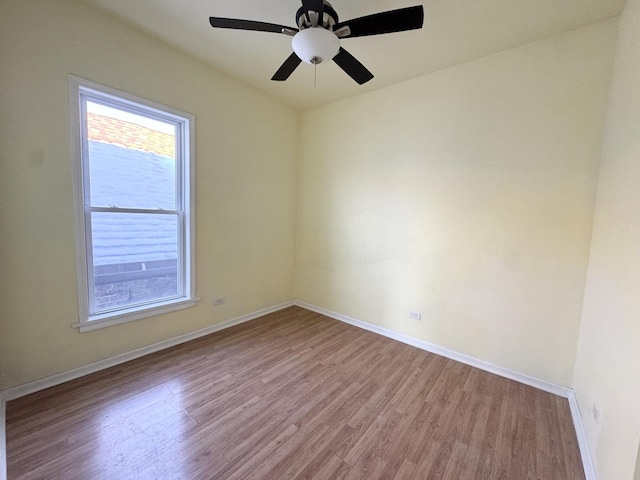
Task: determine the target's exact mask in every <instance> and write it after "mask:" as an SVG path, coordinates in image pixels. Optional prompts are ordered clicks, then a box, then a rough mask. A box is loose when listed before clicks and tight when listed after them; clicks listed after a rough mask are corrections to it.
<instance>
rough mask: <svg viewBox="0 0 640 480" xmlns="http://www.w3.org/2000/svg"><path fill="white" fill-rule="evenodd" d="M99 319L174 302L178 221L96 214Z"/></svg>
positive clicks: (170, 216) (93, 220) (93, 223)
mask: <svg viewBox="0 0 640 480" xmlns="http://www.w3.org/2000/svg"><path fill="white" fill-rule="evenodd" d="M91 226H92V240H93V242H92V244H93V267H94V284H95V288H94V292H93V298H94V305H95V308H94V310H95V311H94V312H92V313H94V314H96V313H100V312H102V311H106V310H112V309H115V308H122V307H126V306H132V305H138V304H142V303H147V302H150V301H154V300H162V299H168V298H175V297H178V296H180V295H181V294H182V292H181V291H180V288H179V287H178V283H179V282H178V268H177V265H178V244H177V238H178V216H177V215H173V214H167V215H159V214H158V215H156V214H139V213H110V212H108V213H100V212H93V213H92V214H91Z"/></svg>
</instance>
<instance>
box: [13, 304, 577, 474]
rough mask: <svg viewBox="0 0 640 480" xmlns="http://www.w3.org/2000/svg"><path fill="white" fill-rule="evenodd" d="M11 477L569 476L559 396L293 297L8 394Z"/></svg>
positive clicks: (571, 439)
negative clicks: (227, 324) (12, 396)
mask: <svg viewBox="0 0 640 480" xmlns="http://www.w3.org/2000/svg"><path fill="white" fill-rule="evenodd" d="M7 455H8V470H9V479H10V480H18V479H20V480H23V479H45V478H46V479H64V480H73V479H83V480H101V479H109V480H123V479H125V480H128V479H253V478H256V479H258V478H268V479H277V480H281V479H288V478H297V479H303V478H304V479H310V478H317V479H349V480H351V479H366V480H370V479H378V478H380V479H382V478H385V479H434V480H442V479H451V480H453V479H455V480H463V479H473V480H478V479H505V480H524V479H533V480H536V479H540V480H556V479H557V480H583V479H584V474H583V471H582V466H581V462H580V456H579V452H578V447H577V441H576V435H575V431H574V428H573V425H572V422H571V415H570V412H569V405H568V403H567V400H565V399H562V398H559V397H556V396H554V395H551V394H548V393H545V392H542V391H539V390H536V389H534V388H531V387H527V386H524V385H522V384H519V383H516V382H514V381H511V380H507V379H504V378H501V377H498V376H496V375H492V374H490V373H486V372H483V371H480V370H477V369H474V368H472V367H469V366H466V365H463V364H460V363H457V362H454V361H452V360H448V359H445V358H443V357H439V356H437V355H433V354H431V353H427V352H424V351H421V350H419V349H417V348H414V347H410V346H408V345H404V344H402V343H399V342H396V341H394V340H389V339H387V338H385V337H381V336H378V335H376V334H374V333H370V332H367V331H364V330H360V329H358V328H356V327H352V326H349V325H346V324H343V323H340V322H338V321H335V320H332V319H329V318H327V317H324V316H322V315H318V314H316V313H312V312H309V311H307V310H304V309H301V308H298V307H291V308H288V309H286V310H283V311H280V312H277V313H274V314H271V315H267V316H265V317H263V318H260V319H258V320H254V321H252V322H249V323H245V324H243V325H239V326H237V327H234V328H231V329H228V330H224V331H222V332H218V333H215V334H212V335H209V336H207V337H203V338H201V339H198V340H194V341H192V342H189V343H186V344H183V345H180V346H177V347H174V348H170V349H168V350H164V351H162V352H158V353H155V354H152V355H148V356H146V357H144V358H141V359H138V360H134V361H131V362H128V363H126V364H123V365H120V366H117V367H113V368H110V369H108V370H104V371H102V372H99V373H96V374H93V375H90V376H87V377H84V378H81V379H78V380H75V381H72V382H68V383H65V384H63V385H59V386H57V387H53V388H50V389H48V390H44V391H42V392H38V393H35V394H33V395H29V396H27V397H23V398H21V399H18V400H14V401H11V402H9V403H8V404H7Z"/></svg>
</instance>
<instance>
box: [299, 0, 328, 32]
mask: <svg viewBox="0 0 640 480" xmlns="http://www.w3.org/2000/svg"><path fill="white" fill-rule="evenodd" d="M302 6H303V8H304V11H305V14H306V13H307V12H308V11H309V10H311V11H312V12H316V13H317V14H318V24H317V25H316V26H322V23H323V18H322V14H323V13H324V0H302ZM307 19H308V20H309V21H311V19H310V18H308V17H307Z"/></svg>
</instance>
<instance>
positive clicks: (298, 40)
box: [291, 27, 340, 65]
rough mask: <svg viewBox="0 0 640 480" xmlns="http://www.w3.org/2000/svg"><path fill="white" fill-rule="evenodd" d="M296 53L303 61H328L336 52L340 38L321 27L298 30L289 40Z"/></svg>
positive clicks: (314, 63) (316, 63)
mask: <svg viewBox="0 0 640 480" xmlns="http://www.w3.org/2000/svg"><path fill="white" fill-rule="evenodd" d="M291 46H292V47H293V51H294V52H296V55H297V56H298V57H299V58H300V60H302V61H303V62H305V63H308V64H310V65H318V64H320V63H324V62H328V61H329V60H331V59H333V57H335V56H336V55H337V54H338V51H339V50H340V40H339V39H338V37H336V35H335V34H334V33H333V32H331V31H329V30H326V29H324V28H321V27H312V28H306V29H304V30H301V31H299V32H298V33H296V35H295V36H294V37H293V39H292V40H291Z"/></svg>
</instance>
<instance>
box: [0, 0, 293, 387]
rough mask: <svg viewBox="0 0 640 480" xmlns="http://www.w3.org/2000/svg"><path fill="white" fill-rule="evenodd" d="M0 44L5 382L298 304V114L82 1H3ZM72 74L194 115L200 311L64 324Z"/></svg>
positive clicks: (72, 274)
mask: <svg viewBox="0 0 640 480" xmlns="http://www.w3.org/2000/svg"><path fill="white" fill-rule="evenodd" d="M0 45H1V47H0V109H1V110H0V271H1V272H2V275H0V373H2V375H3V376H2V382H1V384H0V389H1V388H2V387H11V386H14V385H18V384H21V383H24V382H27V381H31V380H34V379H37V378H41V377H44V376H47V375H51V374H55V373H57V372H62V371H67V370H69V369H72V368H74V367H78V366H81V365H85V364H88V363H90V362H93V361H96V360H99V359H102V358H106V357H110V356H113V355H116V354H118V353H121V352H127V351H130V350H132V349H135V348H137V347H141V346H145V345H148V344H152V343H155V342H158V341H161V340H164V339H167V338H171V337H174V336H176V335H179V334H182V333H186V332H189V331H193V330H197V329H200V328H203V327H206V326H208V325H212V324H215V323H219V322H221V321H223V320H226V319H229V318H233V317H235V316H238V315H241V314H244V313H247V312H252V311H255V310H258V309H260V308H263V307H266V306H272V305H275V304H278V303H280V302H283V301H287V300H290V299H291V298H292V294H293V272H294V270H293V269H294V259H295V246H294V242H295V200H296V175H297V166H296V162H297V155H298V125H299V119H298V113H297V112H295V111H294V110H293V109H291V108H289V107H286V106H284V105H282V104H280V103H279V102H277V101H275V100H272V99H270V98H269V97H267V96H265V95H263V94H261V93H259V92H256V91H255V90H253V89H251V88H248V87H246V86H243V85H242V84H239V83H238V82H237V81H235V80H232V79H230V78H228V77H226V76H225V75H222V74H221V73H219V72H217V71H216V70H214V69H212V68H210V67H208V66H205V65H204V64H202V63H200V62H199V61H197V60H195V59H192V58H191V57H188V56H187V55H185V54H184V53H182V52H180V51H178V50H175V49H173V48H171V47H168V46H166V45H165V44H163V43H162V42H160V41H159V40H157V39H154V38H152V37H150V36H147V35H144V34H142V33H139V32H138V31H136V30H134V29H132V28H131V27H129V26H128V25H125V24H123V23H121V22H120V21H117V20H115V19H113V18H111V17H108V16H105V15H104V14H101V13H98V12H97V11H94V10H92V9H90V8H88V7H85V6H83V5H82V4H80V2H74V1H58V0H48V1H38V0H3V1H2V14H1V15H0ZM212 48H214V46H212ZM68 74H75V75H78V76H81V77H85V78H88V79H90V80H93V81H96V82H100V83H104V84H106V85H109V86H111V87H114V88H118V89H121V90H124V91H127V92H130V93H133V94H137V95H140V96H142V97H145V98H149V99H151V100H154V101H157V102H160V103H163V104H166V105H170V106H172V107H175V108H178V109H181V110H184V111H187V112H191V113H193V114H195V115H196V139H197V140H196V144H197V147H196V158H197V165H196V175H197V180H196V203H197V217H196V222H197V235H196V237H197V238H196V241H197V262H198V269H197V290H198V293H199V295H200V296H201V298H202V300H201V301H200V303H199V304H198V305H197V307H194V308H191V309H188V310H183V311H180V312H176V313H171V314H166V315H161V316H158V317H154V318H148V319H145V320H140V321H136V322H132V323H129V324H126V325H121V326H116V327H110V328H106V329H102V330H99V331H95V332H90V333H84V334H80V333H78V331H77V330H75V329H73V328H71V327H70V325H71V324H72V323H74V322H76V321H77V320H78V306H77V305H78V301H77V282H76V255H75V244H74V242H75V239H74V210H73V209H74V206H73V190H72V181H71V178H72V173H71V172H72V169H71V165H72V162H71V147H70V133H69V98H68ZM217 295H224V296H225V297H226V303H225V305H223V306H221V307H216V308H215V309H214V308H213V306H212V300H213V297H214V296H217Z"/></svg>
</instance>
